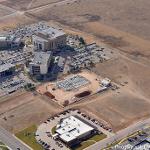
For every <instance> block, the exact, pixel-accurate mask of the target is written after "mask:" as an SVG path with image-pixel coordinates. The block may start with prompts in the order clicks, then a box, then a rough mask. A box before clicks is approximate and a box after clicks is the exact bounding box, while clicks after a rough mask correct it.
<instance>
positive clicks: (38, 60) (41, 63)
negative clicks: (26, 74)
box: [29, 52, 52, 76]
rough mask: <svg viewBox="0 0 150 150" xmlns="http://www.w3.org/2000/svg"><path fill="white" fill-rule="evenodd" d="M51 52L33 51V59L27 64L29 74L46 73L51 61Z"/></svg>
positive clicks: (38, 74)
mask: <svg viewBox="0 0 150 150" xmlns="http://www.w3.org/2000/svg"><path fill="white" fill-rule="evenodd" d="M51 57H52V55H51V52H35V54H34V58H33V61H32V62H31V63H30V64H29V67H30V74H32V75H36V76H40V75H46V74H47V73H48V68H49V66H50V62H51Z"/></svg>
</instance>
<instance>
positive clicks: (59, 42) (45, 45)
mask: <svg viewBox="0 0 150 150" xmlns="http://www.w3.org/2000/svg"><path fill="white" fill-rule="evenodd" d="M38 36H39V37H40V38H43V41H42V40H41V41H40V40H37V39H38ZM36 37H37V38H36ZM32 41H33V45H34V49H35V50H42V51H48V50H56V49H58V48H59V47H60V46H64V45H66V35H62V36H59V37H57V38H55V39H49V38H46V37H43V36H41V34H38V35H37V36H33V37H32ZM39 45H41V46H39ZM40 47H41V48H40Z"/></svg>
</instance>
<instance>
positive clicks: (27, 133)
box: [15, 125, 43, 150]
mask: <svg viewBox="0 0 150 150" xmlns="http://www.w3.org/2000/svg"><path fill="white" fill-rule="evenodd" d="M36 130H37V127H36V125H33V126H31V127H29V128H26V129H24V130H22V131H20V132H18V133H16V134H15V135H16V137H18V138H19V139H20V140H22V141H23V142H24V143H26V144H27V145H29V146H30V147H31V148H32V149H34V150H43V148H42V146H41V145H40V144H38V143H37V141H36V139H35V132H36Z"/></svg>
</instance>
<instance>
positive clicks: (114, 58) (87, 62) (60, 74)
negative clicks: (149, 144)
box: [0, 0, 150, 150]
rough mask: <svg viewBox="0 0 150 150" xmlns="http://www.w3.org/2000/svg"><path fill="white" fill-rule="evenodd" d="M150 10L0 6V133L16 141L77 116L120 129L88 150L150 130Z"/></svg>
mask: <svg viewBox="0 0 150 150" xmlns="http://www.w3.org/2000/svg"><path fill="white" fill-rule="evenodd" d="M149 7H150V2H149V1H147V0H142V1H140V0H126V1H120V0H113V1H111V0H107V1H102V0H92V1H91V0H43V1H41V0H34V1H33V0H27V1H25V0H20V1H18V0H0V126H1V127H3V128H5V129H6V130H8V131H9V132H11V133H13V134H16V133H18V132H20V131H24V129H26V128H28V127H30V126H32V125H34V126H37V127H38V126H39V125H40V124H41V123H43V122H45V120H47V118H48V117H51V118H52V119H53V118H55V117H56V116H57V114H59V113H62V112H63V111H67V110H68V109H77V110H79V112H80V111H81V112H83V113H84V114H86V115H87V116H88V117H87V119H89V116H90V118H94V121H95V120H96V121H95V122H96V123H97V122H106V123H108V124H109V126H110V128H111V129H112V130H111V131H112V134H111V135H110V138H106V139H104V140H102V141H101V142H99V143H100V144H99V143H97V144H93V146H90V147H88V148H86V149H87V150H97V149H99V147H106V146H108V145H107V144H108V143H113V142H114V140H115V139H116V140H118V141H119V140H121V139H122V138H123V137H124V136H128V134H129V133H133V132H136V131H138V130H140V129H141V128H143V127H144V126H145V125H147V126H148V125H149V124H150V121H149V120H148V119H149V117H150V109H149V108H150V91H149V87H150V78H149V77H150V67H149V66H150V65H149V64H150V61H149V60H150V59H149V58H150V51H149V49H150V44H149V39H150V32H149V31H150V30H149V23H150V20H149V18H150V17H149V14H150V12H149ZM46 31H49V32H46ZM62 35H63V37H62ZM34 37H35V38H34ZM33 39H34V40H33ZM39 39H40V40H39ZM48 44H49V45H48ZM54 47H55V48H56V47H57V48H56V49H57V50H56V49H54ZM49 49H51V50H50V51H51V53H49V52H48V50H49ZM47 52H48V53H47ZM43 53H44V54H45V55H42V54H43ZM47 54H49V55H47ZM37 56H39V57H37ZM45 56H47V57H45ZM36 58H37V59H36ZM45 58H46V59H45ZM43 62H44V63H43ZM27 85H28V86H33V87H34V88H33V91H31V90H29V89H28V88H25V87H28V86H27ZM62 116H63V114H62ZM56 118H57V117H56ZM89 120H90V119H89ZM45 124H46V123H45ZM102 126H103V125H102ZM107 129H108V130H109V128H107V127H106V130H107ZM0 132H1V131H0ZM34 133H35V131H34ZM23 135H25V134H23ZM31 135H34V134H31ZM46 136H47V135H46ZM0 137H1V135H0ZM7 137H8V136H7ZM37 137H38V136H37ZM26 138H27V137H26ZM0 141H1V139H0ZM6 141H10V140H9V139H7V140H6ZM40 142H41V141H40ZM129 142H130V141H129ZM2 143H4V144H6V145H8V147H9V146H10V145H9V143H8V144H7V143H5V142H4V141H2ZM106 143H107V144H106ZM26 144H27V143H26ZM44 145H45V144H44ZM30 146H32V144H31V145H30ZM0 147H1V145H0ZM12 149H15V148H14V147H13V148H12ZM33 149H35V150H38V149H36V148H33ZM15 150H16V149H15ZM40 150H41V149H40Z"/></svg>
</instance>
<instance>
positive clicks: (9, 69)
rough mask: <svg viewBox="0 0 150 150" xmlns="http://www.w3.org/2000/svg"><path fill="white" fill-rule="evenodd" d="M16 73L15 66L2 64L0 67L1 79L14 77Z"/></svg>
mask: <svg viewBox="0 0 150 150" xmlns="http://www.w3.org/2000/svg"><path fill="white" fill-rule="evenodd" d="M14 72H15V65H13V64H2V65H0V78H4V77H7V76H9V75H12V74H13V73H14Z"/></svg>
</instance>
